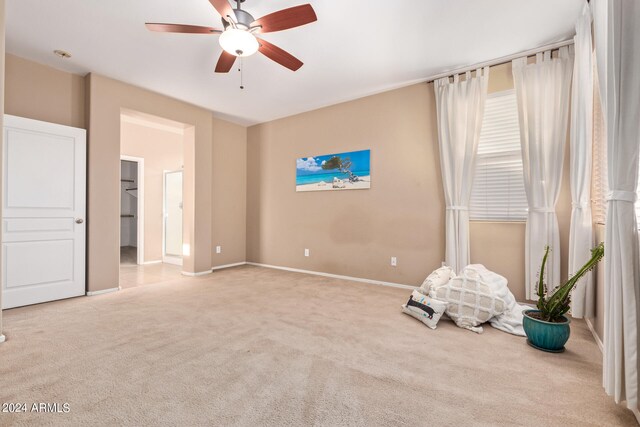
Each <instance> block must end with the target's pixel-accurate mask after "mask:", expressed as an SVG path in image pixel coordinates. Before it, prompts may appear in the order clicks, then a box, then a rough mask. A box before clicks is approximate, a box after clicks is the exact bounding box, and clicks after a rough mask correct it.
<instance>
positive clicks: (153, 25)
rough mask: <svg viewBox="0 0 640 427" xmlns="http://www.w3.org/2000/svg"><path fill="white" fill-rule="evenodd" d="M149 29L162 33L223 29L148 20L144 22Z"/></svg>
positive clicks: (199, 32) (207, 31) (218, 31)
mask: <svg viewBox="0 0 640 427" xmlns="http://www.w3.org/2000/svg"><path fill="white" fill-rule="evenodd" d="M144 25H145V26H146V27H147V29H148V30H149V31H158V32H160V33H188V34H220V33H222V30H218V29H216V28H211V27H200V26H199V25H183V24H162V23H157V22H147V23H146V24H144Z"/></svg>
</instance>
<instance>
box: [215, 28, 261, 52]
mask: <svg viewBox="0 0 640 427" xmlns="http://www.w3.org/2000/svg"><path fill="white" fill-rule="evenodd" d="M220 46H221V47H222V48H223V49H224V50H225V51H226V52H227V53H230V54H231V55H233V56H250V55H253V54H254V53H256V52H257V51H258V48H259V47H260V44H259V43H258V40H257V39H256V38H255V36H254V35H253V34H251V33H250V32H249V31H246V30H242V29H240V28H233V27H231V26H229V27H227V29H226V30H225V31H224V32H223V33H222V34H220Z"/></svg>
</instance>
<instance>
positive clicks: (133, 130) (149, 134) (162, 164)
mask: <svg viewBox="0 0 640 427" xmlns="http://www.w3.org/2000/svg"><path fill="white" fill-rule="evenodd" d="M183 152H184V149H183V133H182V132H181V133H176V132H171V131H167V130H162V129H158V128H154V127H151V126H145V125H141V124H137V123H129V122H126V121H123V122H122V126H121V129H120V153H121V154H123V155H127V156H133V157H142V158H144V261H145V262H149V261H160V260H162V227H163V191H164V182H163V179H164V171H168V170H179V169H181V168H182V165H183V164H184V162H183ZM138 194H139V192H138Z"/></svg>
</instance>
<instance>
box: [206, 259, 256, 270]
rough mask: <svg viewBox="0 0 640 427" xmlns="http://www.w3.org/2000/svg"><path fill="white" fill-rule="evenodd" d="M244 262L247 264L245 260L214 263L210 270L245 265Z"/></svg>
mask: <svg viewBox="0 0 640 427" xmlns="http://www.w3.org/2000/svg"><path fill="white" fill-rule="evenodd" d="M246 264H247V262H246V261H242V262H234V263H233V264H224V265H216V266H215V267H211V271H215V270H222V269H223V268H231V267H238V266H240V265H246Z"/></svg>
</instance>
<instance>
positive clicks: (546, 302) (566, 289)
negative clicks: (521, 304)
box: [536, 243, 604, 322]
mask: <svg viewBox="0 0 640 427" xmlns="http://www.w3.org/2000/svg"><path fill="white" fill-rule="evenodd" d="M548 256H549V246H547V247H546V248H545V252H544V257H543V258H542V266H541V267H540V278H539V279H538V291H537V292H536V293H537V295H538V304H537V307H538V310H540V314H539V315H540V320H544V321H545V322H561V321H562V316H563V315H564V314H565V313H566V312H567V311H569V308H570V307H571V306H570V304H571V290H572V289H573V288H574V287H575V286H576V284H577V283H578V281H579V280H580V279H581V278H582V276H584V275H585V274H586V273H587V272H589V271H591V270H593V268H594V267H595V266H596V265H597V264H598V263H599V262H600V260H601V259H602V257H604V243H600V244H599V245H598V246H596V247H595V248H593V249H591V259H590V260H589V261H587V263H586V264H585V265H583V266H582V268H580V269H579V270H578V271H576V272H575V274H574V275H573V276H571V277H570V278H569V279H568V280H567V281H566V282H565V283H563V284H562V285H560V286H558V288H556V290H555V291H553V292H552V293H551V294H549V292H548V289H547V284H546V283H545V282H544V268H545V265H546V263H547V257H548Z"/></svg>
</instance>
